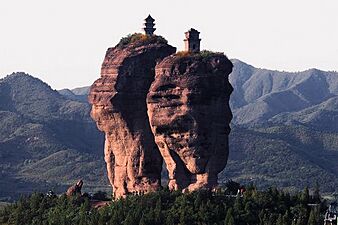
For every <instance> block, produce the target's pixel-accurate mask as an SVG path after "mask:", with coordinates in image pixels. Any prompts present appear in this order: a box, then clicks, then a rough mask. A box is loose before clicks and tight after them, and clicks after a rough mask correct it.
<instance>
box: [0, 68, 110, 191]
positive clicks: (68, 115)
mask: <svg viewBox="0 0 338 225" xmlns="http://www.w3.org/2000/svg"><path fill="white" fill-rule="evenodd" d="M89 110H90V107H89V105H88V104H87V103H81V102H79V101H71V100H68V99H66V98H65V97H63V96H62V95H60V94H59V93H58V92H57V91H54V90H52V89H51V88H50V87H49V86H48V85H47V84H46V83H43V82H42V81H40V80H38V79H36V78H34V77H32V76H30V75H27V74H24V73H13V74H11V75H9V76H7V77H6V78H4V79H2V80H0V171H1V173H0V197H5V196H17V195H18V194H19V193H22V192H26V191H28V192H29V191H32V190H34V189H36V190H46V189H48V188H52V187H53V188H57V187H60V186H62V185H66V184H68V183H69V182H72V181H74V180H76V179H78V178H79V177H85V180H87V182H88V184H95V185H100V184H101V185H105V184H106V182H105V181H106V180H105V176H104V174H103V173H104V168H103V167H102V165H103V163H104V162H103V160H102V149H103V146H102V145H103V136H102V134H101V133H100V132H98V131H97V129H96V125H95V124H94V123H93V121H92V120H91V119H90V117H89Z"/></svg>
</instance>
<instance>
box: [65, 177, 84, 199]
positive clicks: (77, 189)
mask: <svg viewBox="0 0 338 225" xmlns="http://www.w3.org/2000/svg"><path fill="white" fill-rule="evenodd" d="M82 186H83V181H82V180H79V181H78V182H77V183H76V184H74V185H72V186H70V187H69V188H68V190H67V192H66V195H67V196H69V197H70V196H75V195H77V194H78V195H81V189H82Z"/></svg>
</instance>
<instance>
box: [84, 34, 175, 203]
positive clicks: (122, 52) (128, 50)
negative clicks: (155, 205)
mask: <svg viewBox="0 0 338 225" xmlns="http://www.w3.org/2000/svg"><path fill="white" fill-rule="evenodd" d="M133 39H137V40H136V41H135V40H133ZM175 51H176V49H175V48H174V47H172V46H170V45H168V44H167V43H166V41H164V40H163V39H162V38H160V37H157V36H145V35H138V36H134V37H132V38H130V37H129V39H128V38H125V39H124V40H123V41H122V40H121V43H120V44H119V45H118V46H116V47H114V48H109V49H108V50H107V53H106V56H105V59H104V61H103V64H102V68H101V78H100V79H98V80H96V81H95V83H94V84H93V85H92V86H91V90H90V94H89V102H90V103H91V104H92V111H91V116H92V118H93V119H94V120H95V121H96V123H97V126H98V128H99V129H100V130H101V131H103V132H104V133H105V137H106V138H105V149H104V154H105V161H106V164H107V171H108V178H109V181H110V183H111V185H112V187H113V193H114V196H115V198H119V197H121V196H125V195H126V194H128V193H133V192H148V191H154V190H156V189H157V188H158V187H159V186H160V176H161V168H162V158H161V155H160V152H159V151H158V148H157V145H156V143H155V141H154V136H153V134H152V132H151V129H150V125H149V119H148V115H147V105H146V96H147V93H148V90H149V87H150V85H151V83H152V81H153V80H154V77H155V70H154V68H155V65H156V63H157V62H158V61H159V60H161V59H163V58H165V57H166V56H168V55H171V54H173V53H174V52H175Z"/></svg>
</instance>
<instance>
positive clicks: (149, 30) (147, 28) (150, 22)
mask: <svg viewBox="0 0 338 225" xmlns="http://www.w3.org/2000/svg"><path fill="white" fill-rule="evenodd" d="M144 21H145V23H144V28H143V30H144V34H145V35H153V34H154V31H155V30H156V28H154V26H155V23H154V21H155V20H154V18H152V17H151V16H150V15H149V16H148V17H147V18H145V19H144Z"/></svg>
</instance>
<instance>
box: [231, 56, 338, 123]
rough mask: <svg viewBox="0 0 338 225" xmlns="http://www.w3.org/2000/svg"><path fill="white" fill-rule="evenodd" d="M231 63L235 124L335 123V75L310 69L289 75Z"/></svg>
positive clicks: (337, 78)
mask: <svg viewBox="0 0 338 225" xmlns="http://www.w3.org/2000/svg"><path fill="white" fill-rule="evenodd" d="M232 61H233V64H234V70H233V72H232V74H231V75H230V83H231V84H232V86H233V87H234V92H233V94H232V96H231V106H232V110H233V113H234V119H233V123H234V124H236V125H245V126H249V127H253V126H257V125H262V124H268V123H275V124H285V123H288V124H290V123H292V124H295V123H301V124H302V123H304V124H311V125H316V124H315V123H316V122H318V123H321V121H322V122H325V123H326V124H327V125H328V126H331V128H332V124H330V123H331V122H337V115H338V114H337V111H338V106H337V104H335V103H337V97H338V73H337V72H324V71H320V70H317V69H310V70H306V71H303V72H298V73H288V72H280V71H272V70H266V69H257V68H254V67H253V66H250V65H248V64H245V63H243V62H241V61H239V60H232ZM317 125H318V124H317ZM322 125H323V124H322ZM321 128H323V126H322V127H321ZM328 128H329V127H328ZM329 129H330V128H329Z"/></svg>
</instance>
